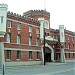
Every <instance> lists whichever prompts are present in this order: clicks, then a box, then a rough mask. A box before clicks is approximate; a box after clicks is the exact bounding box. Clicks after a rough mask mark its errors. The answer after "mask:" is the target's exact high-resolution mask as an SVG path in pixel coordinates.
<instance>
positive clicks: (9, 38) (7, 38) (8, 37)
mask: <svg viewBox="0 0 75 75" xmlns="http://www.w3.org/2000/svg"><path fill="white" fill-rule="evenodd" d="M10 41H11V34H10V33H7V36H6V42H7V43H10Z"/></svg>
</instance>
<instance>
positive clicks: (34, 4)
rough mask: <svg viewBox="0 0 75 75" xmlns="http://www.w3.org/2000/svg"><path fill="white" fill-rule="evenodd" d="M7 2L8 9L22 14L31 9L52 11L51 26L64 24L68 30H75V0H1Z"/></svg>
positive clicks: (0, 2) (54, 27)
mask: <svg viewBox="0 0 75 75" xmlns="http://www.w3.org/2000/svg"><path fill="white" fill-rule="evenodd" d="M2 3H4V4H7V5H8V11H11V12H14V13H17V14H21V15H23V12H26V11H29V10H36V9H38V10H44V9H46V11H48V12H50V27H51V28H53V29H58V28H59V25H64V28H66V29H67V30H70V31H73V32H75V21H74V20H75V0H0V4H2Z"/></svg>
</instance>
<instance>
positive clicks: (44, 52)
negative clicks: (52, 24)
mask: <svg viewBox="0 0 75 75" xmlns="http://www.w3.org/2000/svg"><path fill="white" fill-rule="evenodd" d="M43 30H44V48H43V51H44V65H45V64H46V54H45V35H46V33H45V21H44V23H43Z"/></svg>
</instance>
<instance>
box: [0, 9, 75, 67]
mask: <svg viewBox="0 0 75 75" xmlns="http://www.w3.org/2000/svg"><path fill="white" fill-rule="evenodd" d="M43 27H45V33H46V36H45V41H46V43H45V61H46V62H56V61H61V48H62V46H61V43H60V30H59V29H56V30H55V29H52V28H50V13H49V12H47V11H44V10H30V11H27V12H24V13H23V15H22V16H21V15H19V14H16V13H13V12H9V11H8V12H7V18H6V33H5V35H4V38H2V37H1V38H0V41H1V42H3V43H4V57H5V64H6V66H12V65H33V64H42V63H43V62H44V53H43V47H44V46H43V44H44V42H43V34H44V32H43V29H44V28H43ZM64 35H65V36H64V37H65V41H64V57H65V59H64V60H66V61H71V60H73V59H74V58H75V33H74V32H72V31H69V30H66V29H64Z"/></svg>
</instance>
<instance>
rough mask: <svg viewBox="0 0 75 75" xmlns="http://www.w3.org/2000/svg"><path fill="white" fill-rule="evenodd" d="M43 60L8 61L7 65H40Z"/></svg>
mask: <svg viewBox="0 0 75 75" xmlns="http://www.w3.org/2000/svg"><path fill="white" fill-rule="evenodd" d="M40 64H41V61H25V62H6V63H5V66H22V65H23V66H24V65H25V66H27V65H40Z"/></svg>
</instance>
